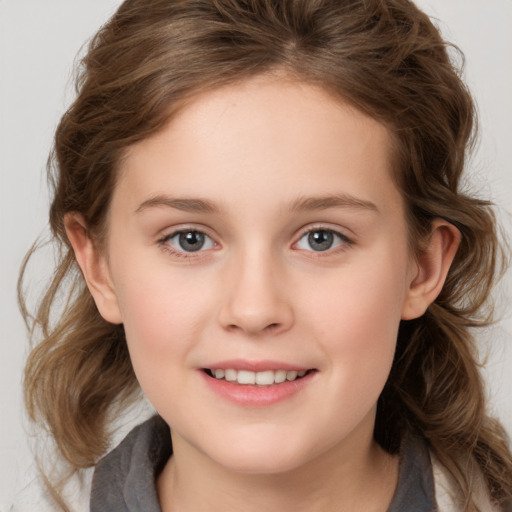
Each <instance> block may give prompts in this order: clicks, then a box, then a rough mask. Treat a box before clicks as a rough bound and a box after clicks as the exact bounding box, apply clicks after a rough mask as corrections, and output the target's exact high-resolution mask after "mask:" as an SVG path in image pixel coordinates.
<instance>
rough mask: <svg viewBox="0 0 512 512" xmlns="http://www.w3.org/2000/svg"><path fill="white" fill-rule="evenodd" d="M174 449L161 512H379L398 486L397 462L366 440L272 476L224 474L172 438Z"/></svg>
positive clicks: (161, 483)
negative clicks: (271, 511) (359, 511)
mask: <svg viewBox="0 0 512 512" xmlns="http://www.w3.org/2000/svg"><path fill="white" fill-rule="evenodd" d="M173 447H174V455H173V457H172V458H171V459H170V460H169V462H168V463H167V465H166V467H165V468H164V470H163V472H162V473H161V474H160V476H159V478H158V481H157V490H158V495H159V500H160V505H161V508H162V512H197V511H198V510H201V511H202V510H208V511H209V512H221V511H222V512H235V511H236V512H238V511H239V510H244V511H245V512H260V511H261V510H262V509H263V510H294V511H295V512H306V511H307V512H331V511H332V512H334V511H336V512H340V511H345V510H347V511H349V510H365V511H367V512H384V511H386V510H387V509H388V507H389V504H390V503H391V500H392V497H393V494H394V491H395V487H396V484H397V481H398V459H397V458H396V457H392V456H390V455H389V454H387V453H386V452H384V451H383V450H382V449H381V448H380V447H379V446H378V445H377V444H376V443H375V442H374V441H373V439H372V438H371V437H370V439H369V440H368V442H367V443H365V444H364V445H360V446H357V448H356V449H354V447H353V446H350V447H349V448H346V449H344V450H341V449H339V447H335V448H334V449H333V450H331V451H329V453H327V454H323V455H322V456H319V457H317V458H316V459H314V460H312V461H309V462H308V463H307V464H305V465H303V466H302V467H299V468H296V469H294V470H292V471H287V472H284V473H273V474H248V473H239V472H236V471H231V470H229V469H226V468H225V467H223V466H221V465H219V464H217V463H215V461H212V460H211V459H209V458H207V457H206V456H205V455H204V454H203V453H199V452H197V453H195V454H192V453H191V452H190V450H189V447H187V444H186V443H185V442H183V440H182V439H180V438H179V436H176V435H173ZM184 448H185V449H184Z"/></svg>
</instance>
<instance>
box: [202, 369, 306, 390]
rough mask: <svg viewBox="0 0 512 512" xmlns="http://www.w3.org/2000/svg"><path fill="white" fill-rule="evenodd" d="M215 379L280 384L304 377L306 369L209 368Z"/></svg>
mask: <svg viewBox="0 0 512 512" xmlns="http://www.w3.org/2000/svg"><path fill="white" fill-rule="evenodd" d="M210 372H211V373H212V375H213V376H214V377H215V378H216V379H225V380H227V381H229V382H238V384H252V385H254V384H257V385H258V386H272V384H281V383H283V382H285V381H289V382H291V381H294V380H296V379H297V378H298V377H304V375H306V370H301V371H296V370H291V371H286V370H276V371H274V370H265V371H263V372H251V371H248V370H233V369H226V370H219V369H215V370H210Z"/></svg>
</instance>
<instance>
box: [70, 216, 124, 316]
mask: <svg viewBox="0 0 512 512" xmlns="http://www.w3.org/2000/svg"><path fill="white" fill-rule="evenodd" d="M64 226H65V228H66V234H67V236H68V239H69V241H70V243H71V246H72V247H73V251H74V253H75V258H76V261H77V262H78V265H79V267H80V269H81V270H82V274H83V276H84V279H85V282H86V283H87V287H88V288H89V291H90V292H91V295H92V296H93V298H94V302H95V303H96V306H97V308H98V310H99V312H100V314H101V316H102V317H103V318H104V319H105V320H106V321H107V322H110V323H113V324H120V323H122V319H121V312H120V309H119V304H118V302H117V297H116V294H115V289H114V286H113V284H112V280H111V277H110V271H109V268H108V264H107V259H106V256H105V254H104V253H103V252H102V251H100V250H99V249H98V248H97V247H95V245H94V243H93V241H92V239H91V238H90V236H89V231H88V229H87V224H86V222H85V221H84V219H83V217H82V216H81V215H80V214H78V213H68V214H66V215H65V217H64Z"/></svg>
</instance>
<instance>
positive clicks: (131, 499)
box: [90, 416, 438, 512]
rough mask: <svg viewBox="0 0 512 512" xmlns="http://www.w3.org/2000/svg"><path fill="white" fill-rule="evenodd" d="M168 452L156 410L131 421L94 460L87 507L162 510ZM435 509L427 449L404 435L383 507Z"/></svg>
mask: <svg viewBox="0 0 512 512" xmlns="http://www.w3.org/2000/svg"><path fill="white" fill-rule="evenodd" d="M171 453H172V447H171V441H170V434H169V428H168V426H167V425H166V424H165V422H164V421H163V420H162V419H161V418H160V417H158V416H155V417H153V418H151V419H150V420H148V421H146V422H145V423H143V424H142V425H139V426H138V427H136V428H135V429H134V430H132V432H131V433H130V434H129V435H128V436H127V437H126V438H125V440H124V441H123V442H122V443H121V444H120V445H119V446H118V447H117V448H116V449H115V450H113V451H112V452H110V453H109V454H108V455H107V456H106V457H105V458H103V459H102V460H101V461H100V462H99V464H98V465H97V466H96V470H95V472H94V476H93V481H92V490H91V508H90V510H91V512H161V510H160V506H159V504H158V499H157V494H156V490H155V476H156V475H157V474H158V473H159V472H160V470H161V469H162V468H163V466H164V465H165V463H166V461H167V460H168V458H169V457H170V455H171ZM411 511H414V512H434V511H438V507H437V505H436V500H435V492H434V481H433V474H432V466H431V463H430V457H429V453H428V450H427V448H426V446H425V444H424V443H423V442H421V440H419V439H414V438H408V439H407V441H406V442H405V444H404V446H403V450H402V455H401V461H400V476H399V482H398V486H397V490H396V492H395V496H394V498H393V502H392V503H391V506H390V507H389V509H388V512H411Z"/></svg>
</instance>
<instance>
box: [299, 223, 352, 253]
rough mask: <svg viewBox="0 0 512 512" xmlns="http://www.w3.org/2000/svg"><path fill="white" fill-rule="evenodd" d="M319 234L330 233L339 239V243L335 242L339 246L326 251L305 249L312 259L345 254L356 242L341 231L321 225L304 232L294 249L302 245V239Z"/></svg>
mask: <svg viewBox="0 0 512 512" xmlns="http://www.w3.org/2000/svg"><path fill="white" fill-rule="evenodd" d="M319 232H323V233H328V234H330V235H332V236H334V238H335V239H337V241H336V240H334V241H333V244H337V245H336V246H335V247H328V248H327V249H325V250H323V251H315V250H313V249H309V250H308V249H303V250H304V251H306V252H308V253H310V254H309V255H310V257H313V258H325V257H329V256H333V255H335V254H339V253H340V252H344V251H346V250H347V249H349V248H350V247H352V246H353V245H354V243H355V242H354V240H352V239H351V238H349V237H347V236H346V235H344V234H343V233H340V232H339V231H336V230H335V229H331V228H328V227H325V226H322V225H320V226H314V227H311V228H309V229H307V230H306V231H304V232H303V233H302V234H301V235H300V237H299V239H298V240H297V242H295V243H294V244H293V246H294V247H296V246H298V244H299V243H300V241H301V240H302V239H304V238H305V237H308V236H310V235H311V234H312V233H319ZM297 248H298V249H299V250H301V248H299V247H297Z"/></svg>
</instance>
